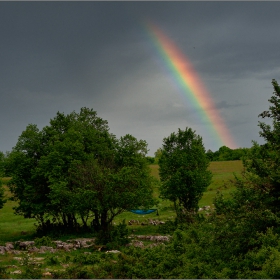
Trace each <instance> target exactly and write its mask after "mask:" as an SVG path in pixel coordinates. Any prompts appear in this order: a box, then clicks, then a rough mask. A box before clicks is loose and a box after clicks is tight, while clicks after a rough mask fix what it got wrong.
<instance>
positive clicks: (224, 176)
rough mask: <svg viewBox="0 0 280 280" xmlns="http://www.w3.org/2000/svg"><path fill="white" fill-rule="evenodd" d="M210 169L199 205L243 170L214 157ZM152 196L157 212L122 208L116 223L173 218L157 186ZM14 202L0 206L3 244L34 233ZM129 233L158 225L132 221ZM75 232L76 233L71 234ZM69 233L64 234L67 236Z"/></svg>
mask: <svg viewBox="0 0 280 280" xmlns="http://www.w3.org/2000/svg"><path fill="white" fill-rule="evenodd" d="M150 168H151V174H152V175H153V176H154V177H155V178H157V179H159V170H158V169H159V166H158V165H150ZM209 169H210V170H211V171H212V173H213V179H212V183H211V184H210V185H209V187H208V189H207V191H206V192H205V193H204V195H203V197H202V199H201V200H200V202H199V207H202V206H206V205H210V206H212V204H213V199H214V197H215V195H216V193H217V191H219V192H222V193H223V194H224V195H225V197H226V196H228V195H229V193H230V192H231V191H232V190H233V187H232V186H231V185H230V184H226V183H227V182H228V181H229V180H232V179H234V174H235V175H236V176H239V175H240V174H241V172H242V170H243V165H242V161H240V160H237V161H216V162H211V164H210V166H209ZM8 180H9V178H3V181H4V185H5V184H6V183H7V182H8ZM5 189H6V196H7V197H10V196H11V194H10V193H9V190H8V188H7V187H6V186H5ZM154 196H155V197H156V198H157V199H158V205H157V206H155V207H156V208H157V209H158V214H159V215H157V214H156V212H154V213H152V214H149V215H137V214H133V213H131V212H124V213H122V214H121V215H119V216H118V217H116V219H115V223H116V224H118V223H120V222H122V221H123V220H125V221H126V222H128V221H129V220H138V221H139V223H142V222H143V223H147V221H148V219H157V220H161V221H168V220H174V218H175V211H174V208H173V205H172V203H171V202H169V201H167V200H162V199H161V198H160V197H159V190H158V188H155V189H154ZM14 206H16V202H14V201H10V200H9V201H8V202H7V203H6V204H5V205H4V207H3V208H2V209H1V210H0V242H1V243H2V244H4V243H5V242H7V241H16V240H31V239H33V238H34V236H35V226H34V224H35V223H36V221H35V219H24V218H23V217H22V216H20V215H15V214H14V211H13V207H14ZM129 230H130V231H131V233H135V234H153V233H156V231H157V227H155V226H140V225H132V226H130V227H129ZM73 236H75V235H73ZM69 237H70V236H67V238H69Z"/></svg>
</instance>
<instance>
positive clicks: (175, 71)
mask: <svg viewBox="0 0 280 280" xmlns="http://www.w3.org/2000/svg"><path fill="white" fill-rule="evenodd" d="M144 26H145V28H146V30H147V31H148V34H149V35H150V37H151V39H152V41H153V43H154V44H155V45H156V49H157V51H158V52H159V54H160V56H161V58H162V59H163V60H164V61H165V64H166V66H167V68H168V69H169V71H171V73H172V75H173V77H174V78H175V80H176V81H177V83H178V85H179V86H180V88H182V90H183V93H184V95H185V96H186V97H187V98H188V100H190V101H191V102H192V103H193V104H194V106H195V107H196V108H199V112H200V114H201V117H202V118H206V119H207V121H208V122H209V124H210V129H211V132H212V133H213V134H214V135H215V137H216V139H217V141H219V142H220V143H219V145H220V146H223V145H225V146H227V147H230V148H232V149H234V148H236V144H235V142H234V140H233V138H232V136H231V134H230V132H229V130H228V128H227V126H226V125H225V123H224V121H223V119H222V118H221V116H220V115H219V112H218V110H217V108H216V107H215V105H214V102H213V100H212V98H211V96H210V94H209V93H208V91H207V90H206V88H205V87H204V85H203V83H202V81H201V79H200V78H199V76H198V74H197V73H196V72H195V70H194V69H193V67H192V65H191V63H190V62H189V60H188V59H187V58H186V57H185V56H184V55H183V53H182V52H181V51H180V50H179V49H178V47H176V45H175V44H174V43H173V42H172V41H171V40H170V39H169V38H168V37H167V36H166V35H165V34H164V33H163V32H162V31H161V30H160V29H159V27H157V26H156V25H155V24H153V23H152V22H150V21H145V22H144ZM217 144H218V143H217ZM220 146H219V147H220Z"/></svg>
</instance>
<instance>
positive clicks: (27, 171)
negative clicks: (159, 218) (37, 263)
mask: <svg viewBox="0 0 280 280" xmlns="http://www.w3.org/2000/svg"><path fill="white" fill-rule="evenodd" d="M146 153H147V143H146V142H145V141H142V140H140V141H138V140H137V139H135V138H134V137H133V136H131V135H126V136H124V137H121V138H120V139H116V137H115V136H114V135H112V134H110V133H109V127H108V124H107V121H105V120H102V119H101V118H99V117H97V114H96V112H95V111H93V110H90V109H87V108H82V109H81V111H80V113H75V112H72V113H71V114H69V115H64V114H62V113H57V116H56V117H55V118H54V119H52V120H51V121H50V125H49V126H46V127H44V128H43V129H42V130H41V131H40V130H39V129H38V128H37V126H36V125H32V124H31V125H28V126H27V128H26V130H25V131H23V132H22V134H21V136H20V137H19V139H18V142H17V144H16V146H15V147H14V148H13V150H12V152H11V153H10V155H9V157H8V159H7V169H8V170H9V172H10V173H11V175H12V179H11V181H10V182H9V187H10V190H11V193H12V194H13V198H14V200H16V201H18V206H17V207H15V211H16V213H17V214H21V215H24V217H26V218H32V217H33V218H36V219H37V221H38V222H39V223H40V228H41V229H42V230H44V229H45V228H47V227H48V228H50V227H51V226H52V225H55V224H56V225H62V227H63V228H69V229H73V228H77V227H79V226H81V225H83V226H84V227H87V226H88V225H89V224H91V225H93V227H94V229H95V230H97V231H98V230H100V229H102V230H103V231H107V230H108V227H109V225H110V224H111V222H112V220H113V218H114V217H115V216H116V215H118V214H120V213H122V212H123V211H125V210H129V209H131V208H138V207H148V206H151V205H153V204H154V201H153V199H152V182H153V180H152V177H151V175H150V172H149V169H148V163H147V161H146V159H145V155H146Z"/></svg>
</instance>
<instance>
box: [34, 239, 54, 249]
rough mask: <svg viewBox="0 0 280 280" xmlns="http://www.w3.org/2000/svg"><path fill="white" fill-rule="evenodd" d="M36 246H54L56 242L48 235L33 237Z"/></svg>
mask: <svg viewBox="0 0 280 280" xmlns="http://www.w3.org/2000/svg"><path fill="white" fill-rule="evenodd" d="M34 242H35V246H36V247H41V246H48V247H53V248H55V247H56V244H55V243H54V242H53V241H52V240H51V238H50V237H49V236H43V237H42V238H35V240H34Z"/></svg>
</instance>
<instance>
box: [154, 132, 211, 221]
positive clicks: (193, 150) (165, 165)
mask: <svg viewBox="0 0 280 280" xmlns="http://www.w3.org/2000/svg"><path fill="white" fill-rule="evenodd" d="M208 165H209V160H208V158H207V157H206V154H205V149H204V146H203V143H202V138H201V137H200V136H199V135H196V134H195V132H194V131H192V129H190V128H186V130H181V129H179V130H178V133H177V134H175V133H172V134H171V135H170V136H169V137H167V138H164V139H163V148H162V155H161V157H160V159H159V174H160V179H161V187H160V193H161V197H162V198H165V199H169V200H171V201H172V202H173V203H174V207H175V210H176V213H177V218H179V219H182V218H183V216H184V217H186V216H188V215H189V214H190V213H191V212H193V211H194V212H196V211H197V210H198V202H199V200H200V199H201V197H202V195H203V192H204V191H205V190H206V188H207V187H208V185H209V184H210V182H211V178H212V174H211V172H210V171H209V170H207V168H208Z"/></svg>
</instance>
